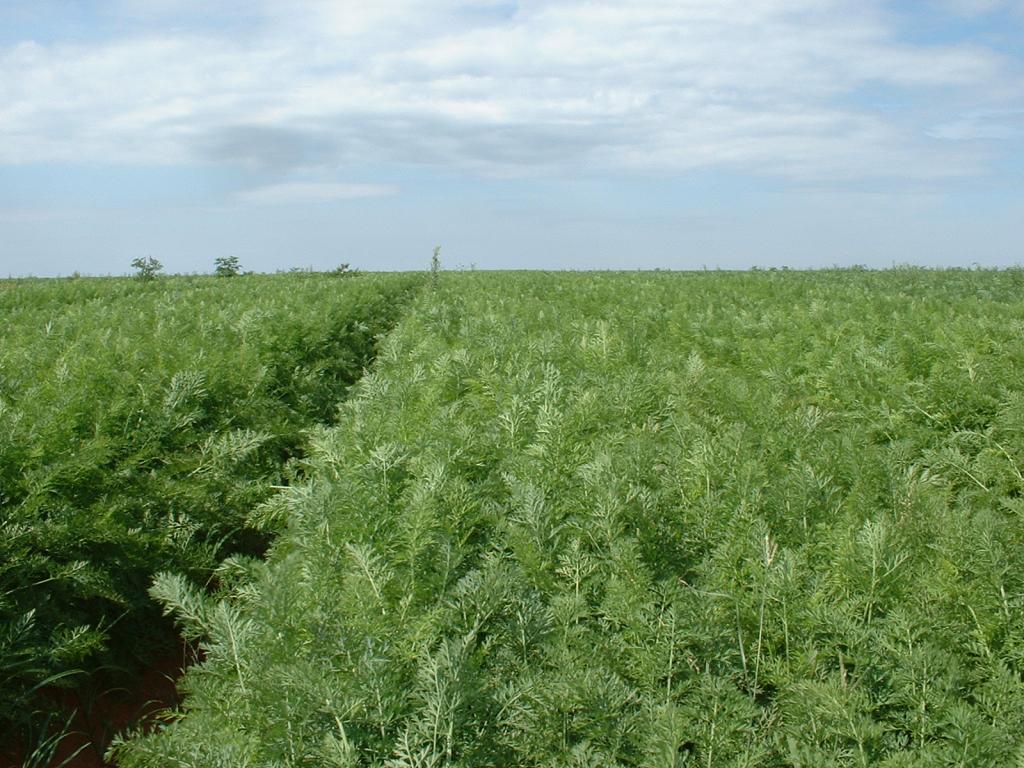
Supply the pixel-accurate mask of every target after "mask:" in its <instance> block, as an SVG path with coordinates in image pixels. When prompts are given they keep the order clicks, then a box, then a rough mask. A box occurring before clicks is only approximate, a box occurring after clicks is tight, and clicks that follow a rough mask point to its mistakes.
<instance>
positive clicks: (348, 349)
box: [0, 275, 415, 730]
mask: <svg viewBox="0 0 1024 768" xmlns="http://www.w3.org/2000/svg"><path fill="white" fill-rule="evenodd" d="M414 285H415V280H414V279H413V278H411V277H408V276H401V275H397V276H362V277H361V278H360V279H359V280H353V281H344V282H343V283H342V282H338V281H331V280H323V279H317V278H316V277H312V276H304V275H279V276H274V277H262V276H246V277H240V278H238V279H237V280H231V281H221V280H216V279H214V278H203V277H192V278H163V279H161V280H159V281H151V282H139V281H137V280H132V279H127V278H126V279H110V278H101V279H84V278H79V279H73V280H20V281H8V282H4V283H2V284H0V338H2V340H3V343H2V346H0V730H3V726H11V725H13V724H15V723H17V722H20V721H23V720H24V715H25V712H26V711H29V710H30V709H31V708H30V707H29V703H30V701H31V699H32V695H33V692H34V691H36V690H37V689H38V688H40V687H41V686H43V685H45V684H47V683H51V682H58V681H61V680H63V682H64V683H65V684H67V683H71V682H73V678H72V677H69V676H70V675H72V673H75V672H78V671H81V670H88V669H90V668H95V667H96V666H98V665H100V664H103V663H111V662H116V663H117V664H120V665H129V666H130V665H131V663H132V662H133V661H137V660H138V657H139V653H140V650H141V649H148V648H153V647H158V648H159V642H160V640H161V639H165V638H161V634H163V635H166V634H167V632H166V629H165V628H164V627H163V624H162V623H161V621H160V618H159V611H158V610H157V609H156V608H155V606H154V604H153V602H152V600H151V599H150V598H149V597H148V595H147V593H146V590H147V589H148V588H149V586H150V584H151V582H152V578H153V575H154V573H156V572H157V571H160V570H166V569H172V570H174V571H176V572H178V573H182V574H185V575H186V576H187V577H188V578H189V579H191V580H192V581H193V582H194V583H197V584H199V585H203V584H205V583H206V582H207V581H208V580H209V579H210V577H211V574H212V571H213V569H214V567H215V566H216V565H217V564H218V563H219V562H220V561H221V560H223V559H224V557H225V556H226V555H228V554H230V553H235V552H246V553H249V554H252V553H257V552H260V551H262V549H263V548H265V546H266V542H267V540H268V539H269V532H268V531H267V530H266V525H262V526H261V525H260V524H258V523H257V522H256V521H254V520H253V519H252V512H253V510H255V509H256V508H257V507H258V506H259V505H260V504H261V503H263V502H264V501H265V500H267V498H268V497H269V496H270V495H271V494H272V493H273V492H274V491H273V487H274V486H278V487H280V486H284V485H286V484H287V483H288V482H290V481H291V480H292V479H294V477H295V475H296V473H297V471H298V467H299V464H298V462H299V461H300V460H301V458H302V456H303V454H304V451H305V447H304V446H305V442H306V436H305V431H306V430H307V429H309V428H311V427H313V426H314V425H316V424H318V423H328V422H330V421H332V420H333V418H334V415H335V410H336V407H337V403H338V401H339V400H340V399H343V398H344V396H345V392H346V388H347V387H348V386H349V385H351V384H352V382H354V381H355V380H356V379H357V378H358V377H359V376H360V375H361V373H362V370H363V368H364V367H365V366H366V365H368V364H369V361H370V360H371V359H372V357H373V355H374V352H375V348H376V344H377V338H378V337H379V336H380V335H381V334H383V333H385V332H386V331H387V330H388V329H389V328H390V327H391V326H392V325H393V324H394V323H395V322H396V321H397V317H398V313H399V311H400V308H401V307H402V305H403V304H404V303H405V301H406V299H407V298H408V296H409V295H411V291H412V290H413V288H414Z"/></svg>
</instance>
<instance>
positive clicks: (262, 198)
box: [238, 181, 398, 205]
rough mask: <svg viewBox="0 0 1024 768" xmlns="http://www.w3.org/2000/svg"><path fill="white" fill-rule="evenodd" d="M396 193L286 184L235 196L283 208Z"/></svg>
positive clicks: (379, 188)
mask: <svg viewBox="0 0 1024 768" xmlns="http://www.w3.org/2000/svg"><path fill="white" fill-rule="evenodd" d="M397 193H398V189H397V188H395V187H391V186H386V185H383V184H336V183H328V182H297V181H296V182H285V183H282V184H270V185H267V186H264V187H256V188H255V189H250V190H246V191H245V192H242V193H240V194H239V195H238V199H239V201H241V202H244V203H256V204H258V205H286V204H296V203H330V202H334V201H337V200H352V199H355V198H360V197H385V196H388V195H394V194H397Z"/></svg>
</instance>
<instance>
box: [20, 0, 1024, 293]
mask: <svg viewBox="0 0 1024 768" xmlns="http://www.w3.org/2000/svg"><path fill="white" fill-rule="evenodd" d="M1022 222H1024V0H935V1H934V2H924V1H923V0H922V1H920V2H916V1H915V2H881V1H880V0H717V1H712V0H703V1H702V0H614V1H610V2H605V1H603V0H590V1H586V2H584V1H583V0H550V1H549V0H523V1H522V2H511V1H507V0H472V1H470V0H374V2H366V0H333V1H331V2H329V1H327V0H287V1H285V0H247V1H246V2H241V1H240V0H219V2H210V0H81V1H80V2H74V0H0V276H5V275H12V276H20V275H38V276H53V275H67V274H71V273H72V272H75V271H77V272H80V273H82V274H123V273H127V272H130V271H131V268H130V262H131V261H132V260H133V259H134V258H136V257H140V256H153V257H154V258H156V259H158V260H159V261H161V262H162V263H163V265H164V268H165V270H166V271H168V272H209V271H211V270H212V269H213V264H214V260H215V259H216V258H218V257H221V256H232V255H233V256H237V257H238V258H239V260H240V261H241V263H242V266H243V267H244V268H246V269H250V270H254V271H275V270H286V269H291V268H313V269H331V268H334V267H336V266H338V265H340V264H341V263H349V264H351V265H352V266H353V267H356V268H359V269H363V270H392V269H424V268H427V267H429V264H430V257H431V254H432V251H433V248H434V246H435V245H440V246H441V248H442V250H441V261H442V265H443V266H444V267H448V268H466V269H469V268H479V269H510V268H512V269H537V268H543V269H635V268H642V269H651V268H663V269H701V268H709V269H711V268H722V269H746V268H750V267H755V266H756V267H782V266H788V267H791V268H816V267H828V266H833V265H840V266H846V265H853V264H861V265H866V266H869V267H887V266H891V265H893V264H920V265H926V266H954V265H956V266H968V267H969V266H975V265H980V266H1010V265H1018V264H1021V263H1024V237H1022V232H1024V227H1022Z"/></svg>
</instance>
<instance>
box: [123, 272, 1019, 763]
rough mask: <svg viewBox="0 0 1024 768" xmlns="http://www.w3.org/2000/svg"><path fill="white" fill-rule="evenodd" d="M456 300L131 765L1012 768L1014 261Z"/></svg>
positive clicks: (350, 427)
mask: <svg viewBox="0 0 1024 768" xmlns="http://www.w3.org/2000/svg"><path fill="white" fill-rule="evenodd" d="M448 278H450V279H448V280H446V281H445V282H444V283H443V284H440V285H438V286H437V287H436V290H435V291H430V292H425V293H423V294H421V295H420V297H419V299H418V300H417V303H416V304H415V305H414V306H413V309H412V311H411V312H410V313H409V314H408V315H407V316H406V317H405V318H404V319H403V320H402V321H401V322H400V323H399V325H398V326H397V328H396V329H395V330H394V331H393V333H392V334H390V335H389V337H388V338H387V340H386V342H385V343H384V344H383V346H382V348H381V349H380V351H379V355H378V358H377V363H376V366H375V368H374V370H373V372H372V373H371V374H370V375H368V376H367V377H364V378H363V379H362V380H361V381H360V382H359V383H358V384H357V385H356V387H355V388H354V390H353V396H352V397H351V398H349V399H348V400H347V401H346V402H345V403H344V404H343V406H342V408H341V411H340V418H339V420H338V422H337V423H336V424H335V425H334V426H330V427H326V428H324V429H321V430H319V431H318V432H317V434H316V435H315V437H314V439H313V442H312V447H311V449H310V453H309V456H308V458H307V461H308V464H309V467H310V471H309V473H308V475H307V476H306V477H305V478H304V479H303V480H302V481H301V482H298V483H296V484H295V485H293V486H292V487H290V488H289V489H288V490H286V491H284V492H283V493H282V494H280V495H278V496H275V497H274V498H273V499H272V500H271V501H270V502H268V503H267V504H264V505H263V507H261V510H262V512H261V514H262V515H264V517H265V518H266V519H268V520H277V521H284V525H285V531H284V533H283V534H282V535H281V536H280V537H279V538H278V539H277V540H276V541H275V543H274V544H273V546H272V548H271V550H270V552H269V556H268V558H267V559H266V561H261V560H241V559H236V560H232V561H229V562H228V563H226V564H225V565H224V566H223V567H222V569H221V570H222V572H223V574H224V578H223V579H221V581H220V584H221V588H220V589H221V591H220V593H219V594H218V595H216V596H211V595H209V594H204V593H203V592H201V591H199V590H197V589H196V588H195V587H194V586H192V585H190V583H189V581H188V580H187V579H186V578H183V577H182V576H180V575H175V574H173V573H170V572H167V573H163V574H161V575H160V576H158V578H157V580H156V582H155V585H154V587H153V589H152V593H153V594H154V595H155V596H156V597H157V598H158V599H159V600H160V601H161V602H162V603H163V605H164V606H165V608H166V610H167V611H168V612H170V613H171V614H172V615H174V616H175V618H176V620H177V621H178V622H179V623H180V625H181V626H182V627H183V630H184V631H185V632H186V633H187V634H188V635H189V636H191V637H195V638H197V639H200V640H201V642H202V643H203V646H204V648H205V653H206V657H205V661H204V662H203V663H202V664H200V665H198V666H196V667H194V668H193V669H192V670H190V671H189V673H188V674H187V675H186V677H185V679H184V684H183V689H184V692H185V694H186V699H185V703H184V705H183V707H182V709H181V711H179V712H175V713H171V714H169V715H168V717H167V722H166V724H165V725H164V726H163V727H161V728H159V729H157V730H156V731H155V732H152V733H150V734H147V735H141V734H136V735H135V736H134V737H125V738H124V739H122V740H121V741H120V742H119V743H118V744H117V745H116V746H115V748H114V750H113V756H114V757H116V759H117V760H118V762H119V764H121V765H123V766H129V767H132V768H135V767H142V766H165V765H179V766H196V767H198V766H221V765H232V766H234V765H280V766H300V765H334V766H389V767H391V768H398V767H399V766H442V765H451V766H456V765H459V766H485V765H502V766H513V765H522V766H556V765H558V766H583V765H601V766H616V765H621V766H648V765H650V766H682V765H689V766H709V767H711V766H715V767H717V766H816V767H817V766H868V765H872V766H873V765H881V766H888V767H890V768H896V767H897V766H911V765H913V766H1005V765H1013V764H1015V763H1016V762H1019V761H1020V760H1021V759H1024V751H1022V739H1021V734H1022V733H1024V685H1022V682H1021V674H1022V672H1024V540H1022V539H1024V527H1022V526H1021V514H1022V512H1024V506H1022V503H1021V493H1022V490H1024V477H1022V474H1021V472H1022V469H1024V466H1022V465H1024V396H1022V384H1021V381H1022V378H1021V372H1022V365H1024V333H1022V331H1024V326H1022V318H1024V300H1022V298H1021V296H1022V294H1021V288H1022V287H1024V278H1022V274H1021V273H1020V272H1019V271H1008V272H991V271H988V272H986V271H946V272H931V271H924V270H915V269H899V270H894V271H889V272H882V273H873V272H868V271H864V270H860V271H825V272H818V273H796V272H780V273H777V272H760V273H748V274H729V273H705V274H653V275H641V274H591V275H565V274H478V273H472V274H452V275H449V276H448Z"/></svg>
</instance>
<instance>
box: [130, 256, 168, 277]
mask: <svg viewBox="0 0 1024 768" xmlns="http://www.w3.org/2000/svg"><path fill="white" fill-rule="evenodd" d="M132 267H134V268H135V277H137V278H138V279H139V280H153V279H154V278H156V277H157V276H158V275H159V274H160V271H161V270H162V269H163V268H164V265H163V264H161V263H160V262H159V261H157V260H156V259H154V258H153V257H152V256H147V257H146V258H144V259H143V258H138V259H132Z"/></svg>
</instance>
